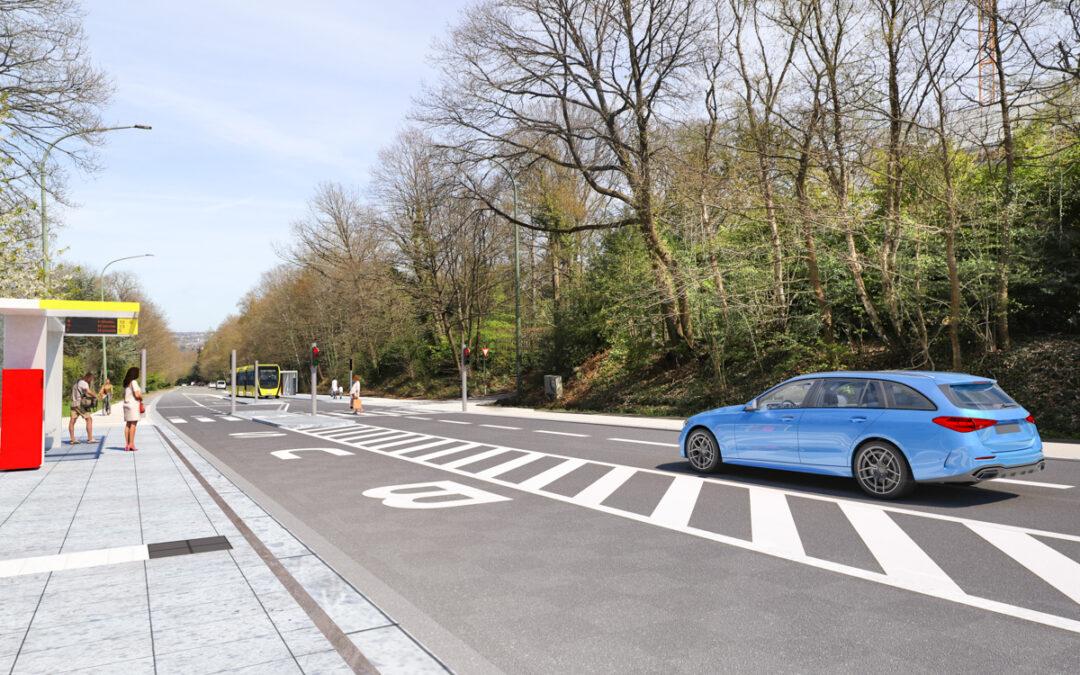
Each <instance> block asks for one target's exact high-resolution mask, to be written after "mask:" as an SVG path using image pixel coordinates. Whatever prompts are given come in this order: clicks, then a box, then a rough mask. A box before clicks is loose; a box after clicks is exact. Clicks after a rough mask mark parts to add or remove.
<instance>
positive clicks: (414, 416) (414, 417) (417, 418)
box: [404, 415, 431, 422]
mask: <svg viewBox="0 0 1080 675" xmlns="http://www.w3.org/2000/svg"><path fill="white" fill-rule="evenodd" d="M404 419H407V420H419V421H420V422H430V421H431V419H430V418H427V417H418V416H416V415H405V417H404Z"/></svg>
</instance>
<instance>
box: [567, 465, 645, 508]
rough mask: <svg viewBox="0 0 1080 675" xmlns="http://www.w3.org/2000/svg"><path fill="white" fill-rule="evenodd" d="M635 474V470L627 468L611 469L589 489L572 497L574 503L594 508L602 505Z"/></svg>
mask: <svg viewBox="0 0 1080 675" xmlns="http://www.w3.org/2000/svg"><path fill="white" fill-rule="evenodd" d="M635 473H637V469H632V468H630V467H628V466H617V467H615V468H614V469H611V470H610V471H608V472H607V473H605V474H604V475H603V476H601V477H600V478H599V479H597V480H596V481H595V482H593V483H592V484H591V485H589V487H587V488H585V489H584V490H582V491H581V492H579V493H577V494H576V495H574V501H575V502H577V503H579V504H585V505H586V506H594V505H597V504H601V503H603V501H604V500H605V499H607V498H608V497H610V496H611V495H612V493H613V492H615V491H616V490H618V489H619V488H620V487H622V484H623V483H625V482H626V481H628V480H630V477H631V476H633V475H634V474H635Z"/></svg>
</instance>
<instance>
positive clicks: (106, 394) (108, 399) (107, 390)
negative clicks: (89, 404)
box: [98, 377, 112, 416]
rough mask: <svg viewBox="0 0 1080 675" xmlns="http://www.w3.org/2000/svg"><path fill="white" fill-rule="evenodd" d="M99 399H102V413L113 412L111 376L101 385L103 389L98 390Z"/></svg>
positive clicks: (108, 413) (109, 413)
mask: <svg viewBox="0 0 1080 675" xmlns="http://www.w3.org/2000/svg"><path fill="white" fill-rule="evenodd" d="M98 399H99V400H100V401H101V414H102V415H106V416H108V415H111V414H112V382H110V381H109V378H107V377H106V378H105V383H104V384H102V385H101V390H100V391H99V392H98Z"/></svg>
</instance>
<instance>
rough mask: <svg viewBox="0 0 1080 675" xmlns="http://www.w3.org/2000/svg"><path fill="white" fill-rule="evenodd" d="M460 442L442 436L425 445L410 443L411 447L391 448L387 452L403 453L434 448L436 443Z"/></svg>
mask: <svg viewBox="0 0 1080 675" xmlns="http://www.w3.org/2000/svg"><path fill="white" fill-rule="evenodd" d="M427 438H431V436H428V437H427ZM416 440H421V439H416ZM459 442H460V441H449V440H447V439H445V438H440V439H438V440H436V441H435V442H434V443H424V444H423V445H410V446H409V447H406V448H398V449H397V450H389V451H388V452H387V454H390V455H403V454H405V453H406V452H416V451H418V450H427V449H428V448H434V447H435V446H436V445H446V444H447V443H459Z"/></svg>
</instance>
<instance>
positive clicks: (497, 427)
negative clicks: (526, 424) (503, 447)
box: [480, 424, 521, 431]
mask: <svg viewBox="0 0 1080 675" xmlns="http://www.w3.org/2000/svg"><path fill="white" fill-rule="evenodd" d="M480 426H482V427H487V428H488V429H505V430H506V431H521V427H506V426H503V425H501V424H481V425H480Z"/></svg>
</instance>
